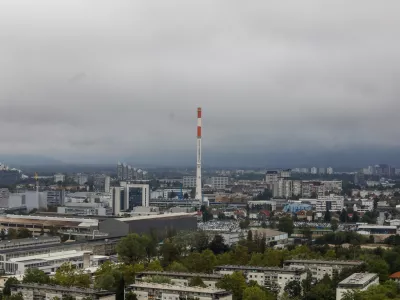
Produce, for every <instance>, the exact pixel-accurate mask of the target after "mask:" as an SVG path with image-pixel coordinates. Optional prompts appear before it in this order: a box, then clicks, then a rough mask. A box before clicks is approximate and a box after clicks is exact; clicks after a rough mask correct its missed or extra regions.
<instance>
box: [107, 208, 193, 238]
mask: <svg viewBox="0 0 400 300" xmlns="http://www.w3.org/2000/svg"><path fill="white" fill-rule="evenodd" d="M169 229H173V230H176V231H181V230H196V229H197V217H196V215H195V214H193V213H168V214H160V215H150V216H136V217H129V218H116V219H107V220H104V221H103V222H101V223H100V224H99V230H100V232H104V233H107V234H108V235H109V236H110V237H116V236H125V235H128V234H129V233H138V234H148V233H150V231H151V230H156V231H157V232H158V234H159V235H160V236H162V235H163V234H164V233H165V232H166V231H167V230H169Z"/></svg>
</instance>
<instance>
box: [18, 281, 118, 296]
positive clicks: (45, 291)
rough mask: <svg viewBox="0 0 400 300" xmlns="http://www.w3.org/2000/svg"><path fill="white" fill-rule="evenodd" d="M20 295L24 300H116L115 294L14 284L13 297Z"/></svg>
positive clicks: (51, 286) (71, 288)
mask: <svg viewBox="0 0 400 300" xmlns="http://www.w3.org/2000/svg"><path fill="white" fill-rule="evenodd" d="M19 293H21V294H22V296H23V299H24V300H39V299H40V300H42V299H43V300H45V299H64V298H65V297H66V296H71V297H73V298H75V299H83V298H85V299H88V298H90V299H92V300H115V293H114V292H109V291H103V290H95V289H83V288H76V287H65V286H60V285H45V284H32V283H31V284H29V283H22V284H13V285H12V286H11V295H17V294H19Z"/></svg>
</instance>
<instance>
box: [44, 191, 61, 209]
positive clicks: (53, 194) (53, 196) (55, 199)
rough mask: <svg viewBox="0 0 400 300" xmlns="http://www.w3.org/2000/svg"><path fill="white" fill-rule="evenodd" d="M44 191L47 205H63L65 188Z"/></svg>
mask: <svg viewBox="0 0 400 300" xmlns="http://www.w3.org/2000/svg"><path fill="white" fill-rule="evenodd" d="M46 193H47V205H48V206H61V205H64V199H65V190H59V191H46Z"/></svg>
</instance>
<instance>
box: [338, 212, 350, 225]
mask: <svg viewBox="0 0 400 300" xmlns="http://www.w3.org/2000/svg"><path fill="white" fill-rule="evenodd" d="M339 219H340V222H342V223H347V221H348V216H347V211H346V209H344V208H343V209H342V211H341V212H340V216H339Z"/></svg>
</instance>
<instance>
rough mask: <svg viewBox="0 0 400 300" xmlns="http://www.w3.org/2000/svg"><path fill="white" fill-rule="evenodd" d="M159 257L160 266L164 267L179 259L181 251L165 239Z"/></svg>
mask: <svg viewBox="0 0 400 300" xmlns="http://www.w3.org/2000/svg"><path fill="white" fill-rule="evenodd" d="M160 255H161V256H162V260H161V264H162V266H163V267H166V266H168V265H170V264H171V263H172V262H174V261H178V260H179V259H180V257H181V251H180V249H179V248H178V247H177V246H176V244H174V243H172V241H171V240H170V239H166V240H165V241H164V243H163V244H162V245H161V247H160Z"/></svg>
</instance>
